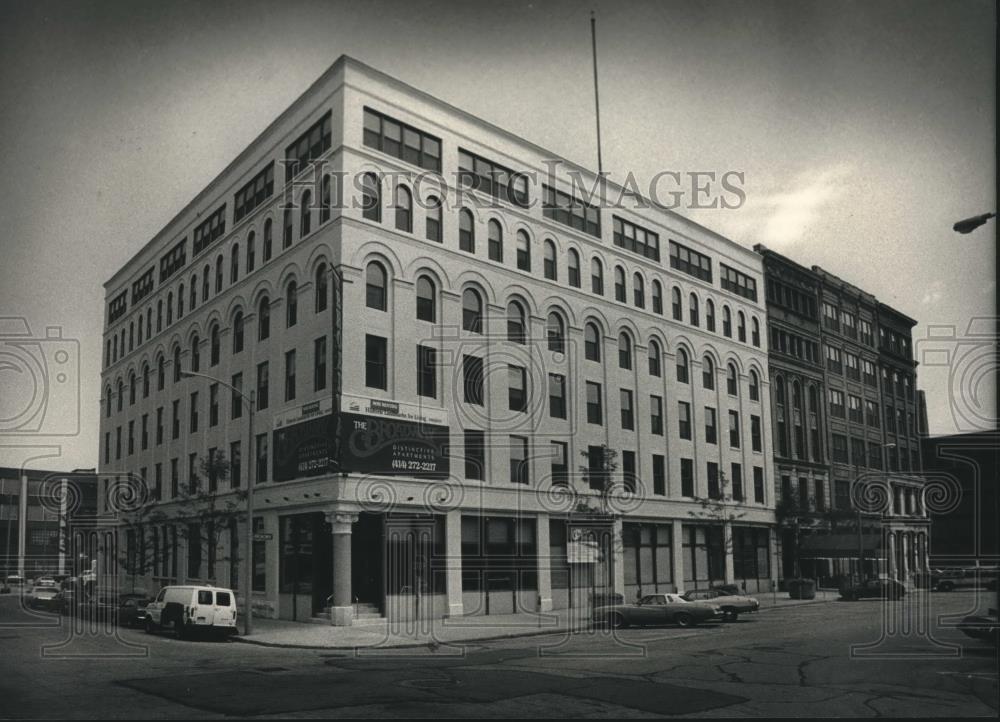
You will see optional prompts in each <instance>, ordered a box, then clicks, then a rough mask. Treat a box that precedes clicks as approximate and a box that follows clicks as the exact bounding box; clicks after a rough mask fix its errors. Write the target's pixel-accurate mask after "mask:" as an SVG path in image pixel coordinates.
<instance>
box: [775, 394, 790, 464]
mask: <svg viewBox="0 0 1000 722" xmlns="http://www.w3.org/2000/svg"><path fill="white" fill-rule="evenodd" d="M772 386H773V388H774V406H775V414H774V418H775V426H776V430H775V438H776V439H777V440H778V449H777V454H778V455H779V456H786V457H787V456H788V425H787V424H788V422H787V420H786V417H785V381H784V379H783V378H782V377H781V376H776V377H775V378H774V383H773V384H772Z"/></svg>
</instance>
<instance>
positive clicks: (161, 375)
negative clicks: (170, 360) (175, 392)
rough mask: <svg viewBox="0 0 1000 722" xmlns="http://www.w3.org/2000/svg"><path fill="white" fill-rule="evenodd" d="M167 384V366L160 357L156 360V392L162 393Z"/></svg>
mask: <svg viewBox="0 0 1000 722" xmlns="http://www.w3.org/2000/svg"><path fill="white" fill-rule="evenodd" d="M166 384H167V364H166V361H165V360H164V358H163V357H162V356H160V357H159V358H158V359H156V390H157V391H163V387H164V386H166Z"/></svg>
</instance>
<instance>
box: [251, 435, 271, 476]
mask: <svg viewBox="0 0 1000 722" xmlns="http://www.w3.org/2000/svg"><path fill="white" fill-rule="evenodd" d="M254 449H256V451H257V471H256V477H255V482H254V483H256V484H260V483H262V482H264V481H266V480H267V478H268V477H267V434H257V440H256V442H255V443H254Z"/></svg>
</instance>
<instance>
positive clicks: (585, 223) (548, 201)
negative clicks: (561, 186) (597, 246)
mask: <svg viewBox="0 0 1000 722" xmlns="http://www.w3.org/2000/svg"><path fill="white" fill-rule="evenodd" d="M542 191H543V193H544V199H543V201H542V215H543V216H545V217H546V218H551V219H552V220H554V221H556V222H557V223H562V224H563V225H566V226H569V227H570V228H575V229H576V230H578V231H583V232H584V233H589V234H590V235H592V236H594V237H596V238H600V237H601V214H600V211H599V210H598V208H597V206H592V205H590V204H589V203H586V202H585V201H582V200H580V199H579V198H575V197H574V196H571V195H569V194H568V193H563V192H562V191H559V190H556V189H555V188H552V187H551V186H547V185H543V186H542Z"/></svg>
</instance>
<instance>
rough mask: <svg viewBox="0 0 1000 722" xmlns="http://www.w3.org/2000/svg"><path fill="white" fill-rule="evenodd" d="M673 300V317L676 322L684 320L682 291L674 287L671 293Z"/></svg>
mask: <svg viewBox="0 0 1000 722" xmlns="http://www.w3.org/2000/svg"><path fill="white" fill-rule="evenodd" d="M670 295H671V300H672V302H673V315H674V320H675V321H683V320H684V307H683V305H682V304H681V289H679V288H678V287H677V286H674V287H673V289H672V290H671V292H670Z"/></svg>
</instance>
